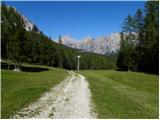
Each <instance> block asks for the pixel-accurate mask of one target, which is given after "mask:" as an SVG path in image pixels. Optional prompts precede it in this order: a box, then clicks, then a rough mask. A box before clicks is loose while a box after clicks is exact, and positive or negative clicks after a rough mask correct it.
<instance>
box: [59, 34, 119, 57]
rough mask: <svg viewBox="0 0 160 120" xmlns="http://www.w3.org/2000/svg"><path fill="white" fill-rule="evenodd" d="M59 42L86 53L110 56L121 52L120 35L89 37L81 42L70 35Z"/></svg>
mask: <svg viewBox="0 0 160 120" xmlns="http://www.w3.org/2000/svg"><path fill="white" fill-rule="evenodd" d="M58 42H59V43H61V44H63V45H66V46H69V47H72V48H76V49H81V50H83V51H86V52H93V53H99V54H110V53H113V52H116V51H117V50H119V46H120V34H119V33H112V34H111V35H109V36H100V37H97V38H96V39H93V38H92V37H90V36H88V37H86V38H84V39H82V40H80V41H78V40H75V39H74V38H72V37H71V36H69V35H64V36H62V37H61V40H59V41H58Z"/></svg>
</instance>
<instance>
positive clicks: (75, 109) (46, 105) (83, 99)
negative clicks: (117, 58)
mask: <svg viewBox="0 0 160 120" xmlns="http://www.w3.org/2000/svg"><path fill="white" fill-rule="evenodd" d="M69 74H70V75H69V76H68V77H67V78H66V79H65V80H64V81H63V82H61V83H60V84H58V85H57V86H55V87H54V88H52V89H51V90H50V92H47V93H45V94H44V95H43V96H42V97H41V98H40V99H39V100H38V101H37V102H35V103H32V104H31V105H29V106H28V107H27V108H24V109H22V110H21V111H19V112H18V113H17V114H16V115H15V116H13V118H93V119H94V118H96V114H95V113H94V112H93V108H92V107H93V105H92V101H91V98H90V97H91V93H90V90H89V88H88V82H87V81H86V80H85V77H84V76H82V75H80V74H76V73H74V72H72V71H70V72H69Z"/></svg>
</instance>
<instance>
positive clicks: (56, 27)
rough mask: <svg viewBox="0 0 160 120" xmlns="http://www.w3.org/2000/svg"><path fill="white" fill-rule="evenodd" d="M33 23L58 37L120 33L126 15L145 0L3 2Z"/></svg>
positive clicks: (50, 34)
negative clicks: (120, 0) (119, 0)
mask: <svg viewBox="0 0 160 120" xmlns="http://www.w3.org/2000/svg"><path fill="white" fill-rule="evenodd" d="M5 3H6V4H8V5H11V6H14V7H16V8H17V10H18V11H19V12H20V13H22V14H23V15H24V16H26V17H27V18H28V19H29V20H30V21H32V22H33V23H35V24H36V25H37V26H38V27H39V28H40V30H41V31H43V33H44V34H46V35H47V36H49V37H51V38H52V39H57V38H58V36H59V35H65V34H69V35H71V36H72V37H74V38H75V39H78V40H79V39H82V38H84V37H86V36H91V37H93V38H96V37H98V36H101V35H108V34H110V33H113V32H119V31H120V30H121V25H122V22H123V20H124V18H126V16H127V15H128V14H131V15H133V14H134V13H135V12H136V10H137V9H138V8H142V9H143V8H144V4H145V2H144V1H132V2H131V1H124V2H118V1H112V2H109V1H105V2H104V1H103V2H102V1H101V2H86V1H85V2H83V1H81V2H73V1H70V2H65V1H63V2H62V1H59V2H56V1H48V2H44V1H41V2H40V1H39V2H38V1H36V2H34V1H30V2H25V1H21V2H20V1H19V2H18V1H16V2H13V1H12V2H11V1H8V2H5Z"/></svg>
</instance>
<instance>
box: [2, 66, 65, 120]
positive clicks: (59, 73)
mask: <svg viewBox="0 0 160 120" xmlns="http://www.w3.org/2000/svg"><path fill="white" fill-rule="evenodd" d="M27 66H31V65H27ZM32 66H33V65H32ZM34 67H35V66H34ZM36 67H37V66H36ZM40 67H42V66H40ZM47 68H49V67H47ZM1 75H2V82H1V83H2V89H1V90H2V114H1V115H2V118H9V117H10V116H12V115H13V114H15V112H16V111H17V110H20V109H21V108H23V107H25V106H27V105H28V104H29V103H31V102H32V101H35V100H36V99H38V98H39V97H40V96H41V95H42V93H43V92H45V91H48V90H49V89H50V88H51V87H53V86H54V85H56V84H57V83H59V82H61V81H62V80H64V78H65V77H66V76H67V75H68V73H67V72H66V71H65V70H62V69H55V68H49V71H43V72H34V73H33V72H13V71H8V70H3V69H2V73H1Z"/></svg>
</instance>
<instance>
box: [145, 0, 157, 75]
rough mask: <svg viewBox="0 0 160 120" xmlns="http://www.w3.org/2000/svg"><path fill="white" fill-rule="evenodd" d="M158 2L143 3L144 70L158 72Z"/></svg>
mask: <svg viewBox="0 0 160 120" xmlns="http://www.w3.org/2000/svg"><path fill="white" fill-rule="evenodd" d="M158 11H159V2H158V1H148V2H147V3H146V4H145V12H146V17H145V25H144V28H145V43H144V47H145V55H144V64H145V71H146V72H152V73H157V74H158V73H159V12H158Z"/></svg>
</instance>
